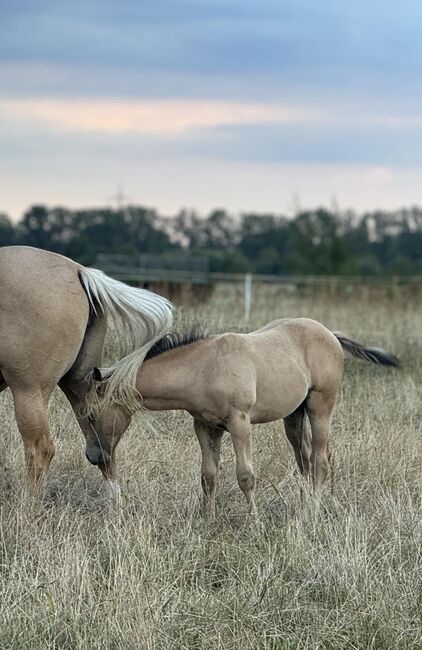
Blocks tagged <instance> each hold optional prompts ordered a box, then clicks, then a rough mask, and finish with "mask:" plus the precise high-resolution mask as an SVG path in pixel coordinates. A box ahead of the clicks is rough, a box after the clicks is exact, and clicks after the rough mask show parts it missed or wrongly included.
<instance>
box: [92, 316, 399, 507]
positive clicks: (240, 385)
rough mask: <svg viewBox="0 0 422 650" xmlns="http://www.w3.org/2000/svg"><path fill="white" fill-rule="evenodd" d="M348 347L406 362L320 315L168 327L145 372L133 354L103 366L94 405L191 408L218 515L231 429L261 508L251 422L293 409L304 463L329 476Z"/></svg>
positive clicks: (206, 498)
mask: <svg viewBox="0 0 422 650" xmlns="http://www.w3.org/2000/svg"><path fill="white" fill-rule="evenodd" d="M345 352H348V353H351V354H352V355H353V356H355V357H359V358H361V359H365V360H367V361H371V362H373V363H379V364H383V365H385V366H397V365H398V360H397V358H396V357H394V356H393V355H391V354H389V353H387V352H385V351H384V350H382V349H380V348H371V347H366V346H364V345H363V344H361V343H358V342H356V341H354V340H352V339H350V338H348V337H347V336H345V335H343V334H340V333H335V332H331V331H330V330H328V329H327V328H326V327H324V326H323V325H322V324H321V323H319V322H317V321H315V320H311V319H308V318H287V319H279V320H275V321H272V322H271V323H268V324H267V325H265V326H264V327H262V328H261V329H258V330H257V331H254V332H250V333H248V334H239V333H224V334H220V335H215V336H209V335H207V334H206V333H205V332H204V331H202V330H197V331H193V332H191V333H190V334H187V335H185V336H184V335H179V334H177V333H171V334H167V335H166V336H165V337H163V338H162V339H160V340H159V341H157V342H156V343H155V344H154V345H153V346H152V347H151V349H150V350H149V351H148V353H147V355H146V357H145V360H144V362H143V364H142V365H141V366H140V367H138V369H137V370H136V372H135V374H134V366H133V364H131V363H130V360H129V362H128V361H127V360H125V359H122V360H121V361H119V362H118V363H117V364H116V365H115V366H114V367H112V368H110V369H108V370H105V371H101V370H99V369H98V368H94V369H93V371H92V376H91V383H92V389H91V391H90V393H88V395H87V401H88V406H89V408H90V409H92V410H93V412H96V411H98V410H101V408H109V405H110V404H114V406H115V408H116V409H119V410H120V412H121V414H122V416H121V417H125V418H130V416H131V414H132V413H134V412H135V411H136V410H139V409H146V410H148V411H161V410H167V409H182V410H185V411H187V412H188V413H190V414H191V415H192V417H193V423H194V429H195V433H196V436H197V438H198V442H199V445H200V448H201V454H202V465H201V483H202V490H203V504H202V505H203V512H204V514H205V516H206V517H208V518H210V519H213V518H214V514H215V492H216V481H217V470H218V462H219V456H220V445H221V439H222V435H223V433H224V432H225V431H227V432H229V434H230V436H231V440H232V443H233V447H234V451H235V456H236V474H237V481H238V484H239V487H240V489H241V490H242V491H243V493H244V495H245V497H246V502H247V504H248V509H249V513H250V514H251V515H253V516H256V515H257V509H256V504H255V497H254V490H255V475H254V470H253V465H252V432H251V425H253V424H258V423H265V422H272V421H275V420H280V419H283V420H284V427H285V432H286V434H287V438H288V440H289V442H290V444H291V446H292V447H293V451H294V454H295V458H296V463H297V466H298V468H299V470H300V473H301V474H302V475H304V476H305V477H306V478H308V477H309V475H310V477H311V479H312V482H313V485H314V487H316V488H319V487H320V486H322V484H323V483H324V481H325V480H326V477H327V473H328V469H329V464H330V445H329V439H330V424H331V419H332V413H333V408H334V404H335V401H336V396H337V392H338V390H339V387H340V383H341V379H342V374H343V365H344V356H345ZM125 377H126V379H127V380H128V381H126V382H125ZM131 386H132V391H131V390H130V387H131ZM305 415H306V416H307V419H308V420H309V423H310V429H311V435H310V434H309V430H308V427H306V426H305V423H306V420H305ZM108 435H109V432H107V431H104V430H97V439H98V441H99V442H100V444H101V446H103V447H104V448H107V447H108V446H109V445H108V442H107V436H108Z"/></svg>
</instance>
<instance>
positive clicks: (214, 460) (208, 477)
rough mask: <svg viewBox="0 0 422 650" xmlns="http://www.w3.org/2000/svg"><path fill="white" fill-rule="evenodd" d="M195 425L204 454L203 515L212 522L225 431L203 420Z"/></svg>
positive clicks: (196, 421) (202, 472) (202, 482)
mask: <svg viewBox="0 0 422 650" xmlns="http://www.w3.org/2000/svg"><path fill="white" fill-rule="evenodd" d="M193 424H194V427H195V433H196V435H197V437H198V441H199V445H200V447H201V453H202V465H201V484H202V490H203V513H204V516H205V517H206V518H207V519H210V520H211V521H212V520H213V519H214V517H215V491H216V485H217V472H218V461H219V459H220V449H221V439H222V437H223V430H222V429H219V428H217V427H214V426H212V425H209V424H205V423H204V422H201V420H194V421H193Z"/></svg>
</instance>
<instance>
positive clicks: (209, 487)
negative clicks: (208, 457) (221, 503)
mask: <svg viewBox="0 0 422 650" xmlns="http://www.w3.org/2000/svg"><path fill="white" fill-rule="evenodd" d="M216 479H217V475H216V473H211V472H206V473H205V472H202V474H201V483H202V489H203V490H204V492H212V491H213V490H214V488H215V485H216Z"/></svg>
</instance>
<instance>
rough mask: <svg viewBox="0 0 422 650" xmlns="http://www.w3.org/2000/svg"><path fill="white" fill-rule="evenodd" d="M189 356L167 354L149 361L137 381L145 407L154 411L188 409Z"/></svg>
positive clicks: (145, 362) (141, 370)
mask: <svg viewBox="0 0 422 650" xmlns="http://www.w3.org/2000/svg"><path fill="white" fill-rule="evenodd" d="M184 357H185V355H180V354H173V353H172V354H166V353H164V354H163V355H160V356H158V357H154V358H153V359H148V360H147V361H144V363H143V364H142V366H141V368H140V370H139V372H138V376H137V378H136V388H137V390H138V391H139V393H140V394H141V395H142V403H143V406H144V407H145V408H147V409H150V410H151V411H161V410H166V409H177V408H182V409H183V408H186V404H185V396H186V395H187V394H188V391H189V386H188V384H189V374H190V373H189V368H188V365H187V363H186V361H185V358H184Z"/></svg>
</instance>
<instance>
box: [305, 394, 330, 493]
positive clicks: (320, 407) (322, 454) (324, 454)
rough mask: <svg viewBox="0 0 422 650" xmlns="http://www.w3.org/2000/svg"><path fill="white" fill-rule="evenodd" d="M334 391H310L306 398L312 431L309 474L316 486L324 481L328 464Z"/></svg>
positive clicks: (319, 485)
mask: <svg viewBox="0 0 422 650" xmlns="http://www.w3.org/2000/svg"><path fill="white" fill-rule="evenodd" d="M336 392H337V391H336V390H335V391H312V392H311V393H310V394H309V396H308V398H307V400H306V412H307V414H308V417H309V421H310V423H311V431H312V451H311V458H310V465H311V474H312V480H313V483H314V486H315V487H316V488H318V487H321V486H322V485H323V483H324V482H325V479H326V478H327V474H328V470H329V466H330V456H331V454H330V445H329V439H330V425H331V416H332V413H333V408H334V404H335V399H336Z"/></svg>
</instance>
